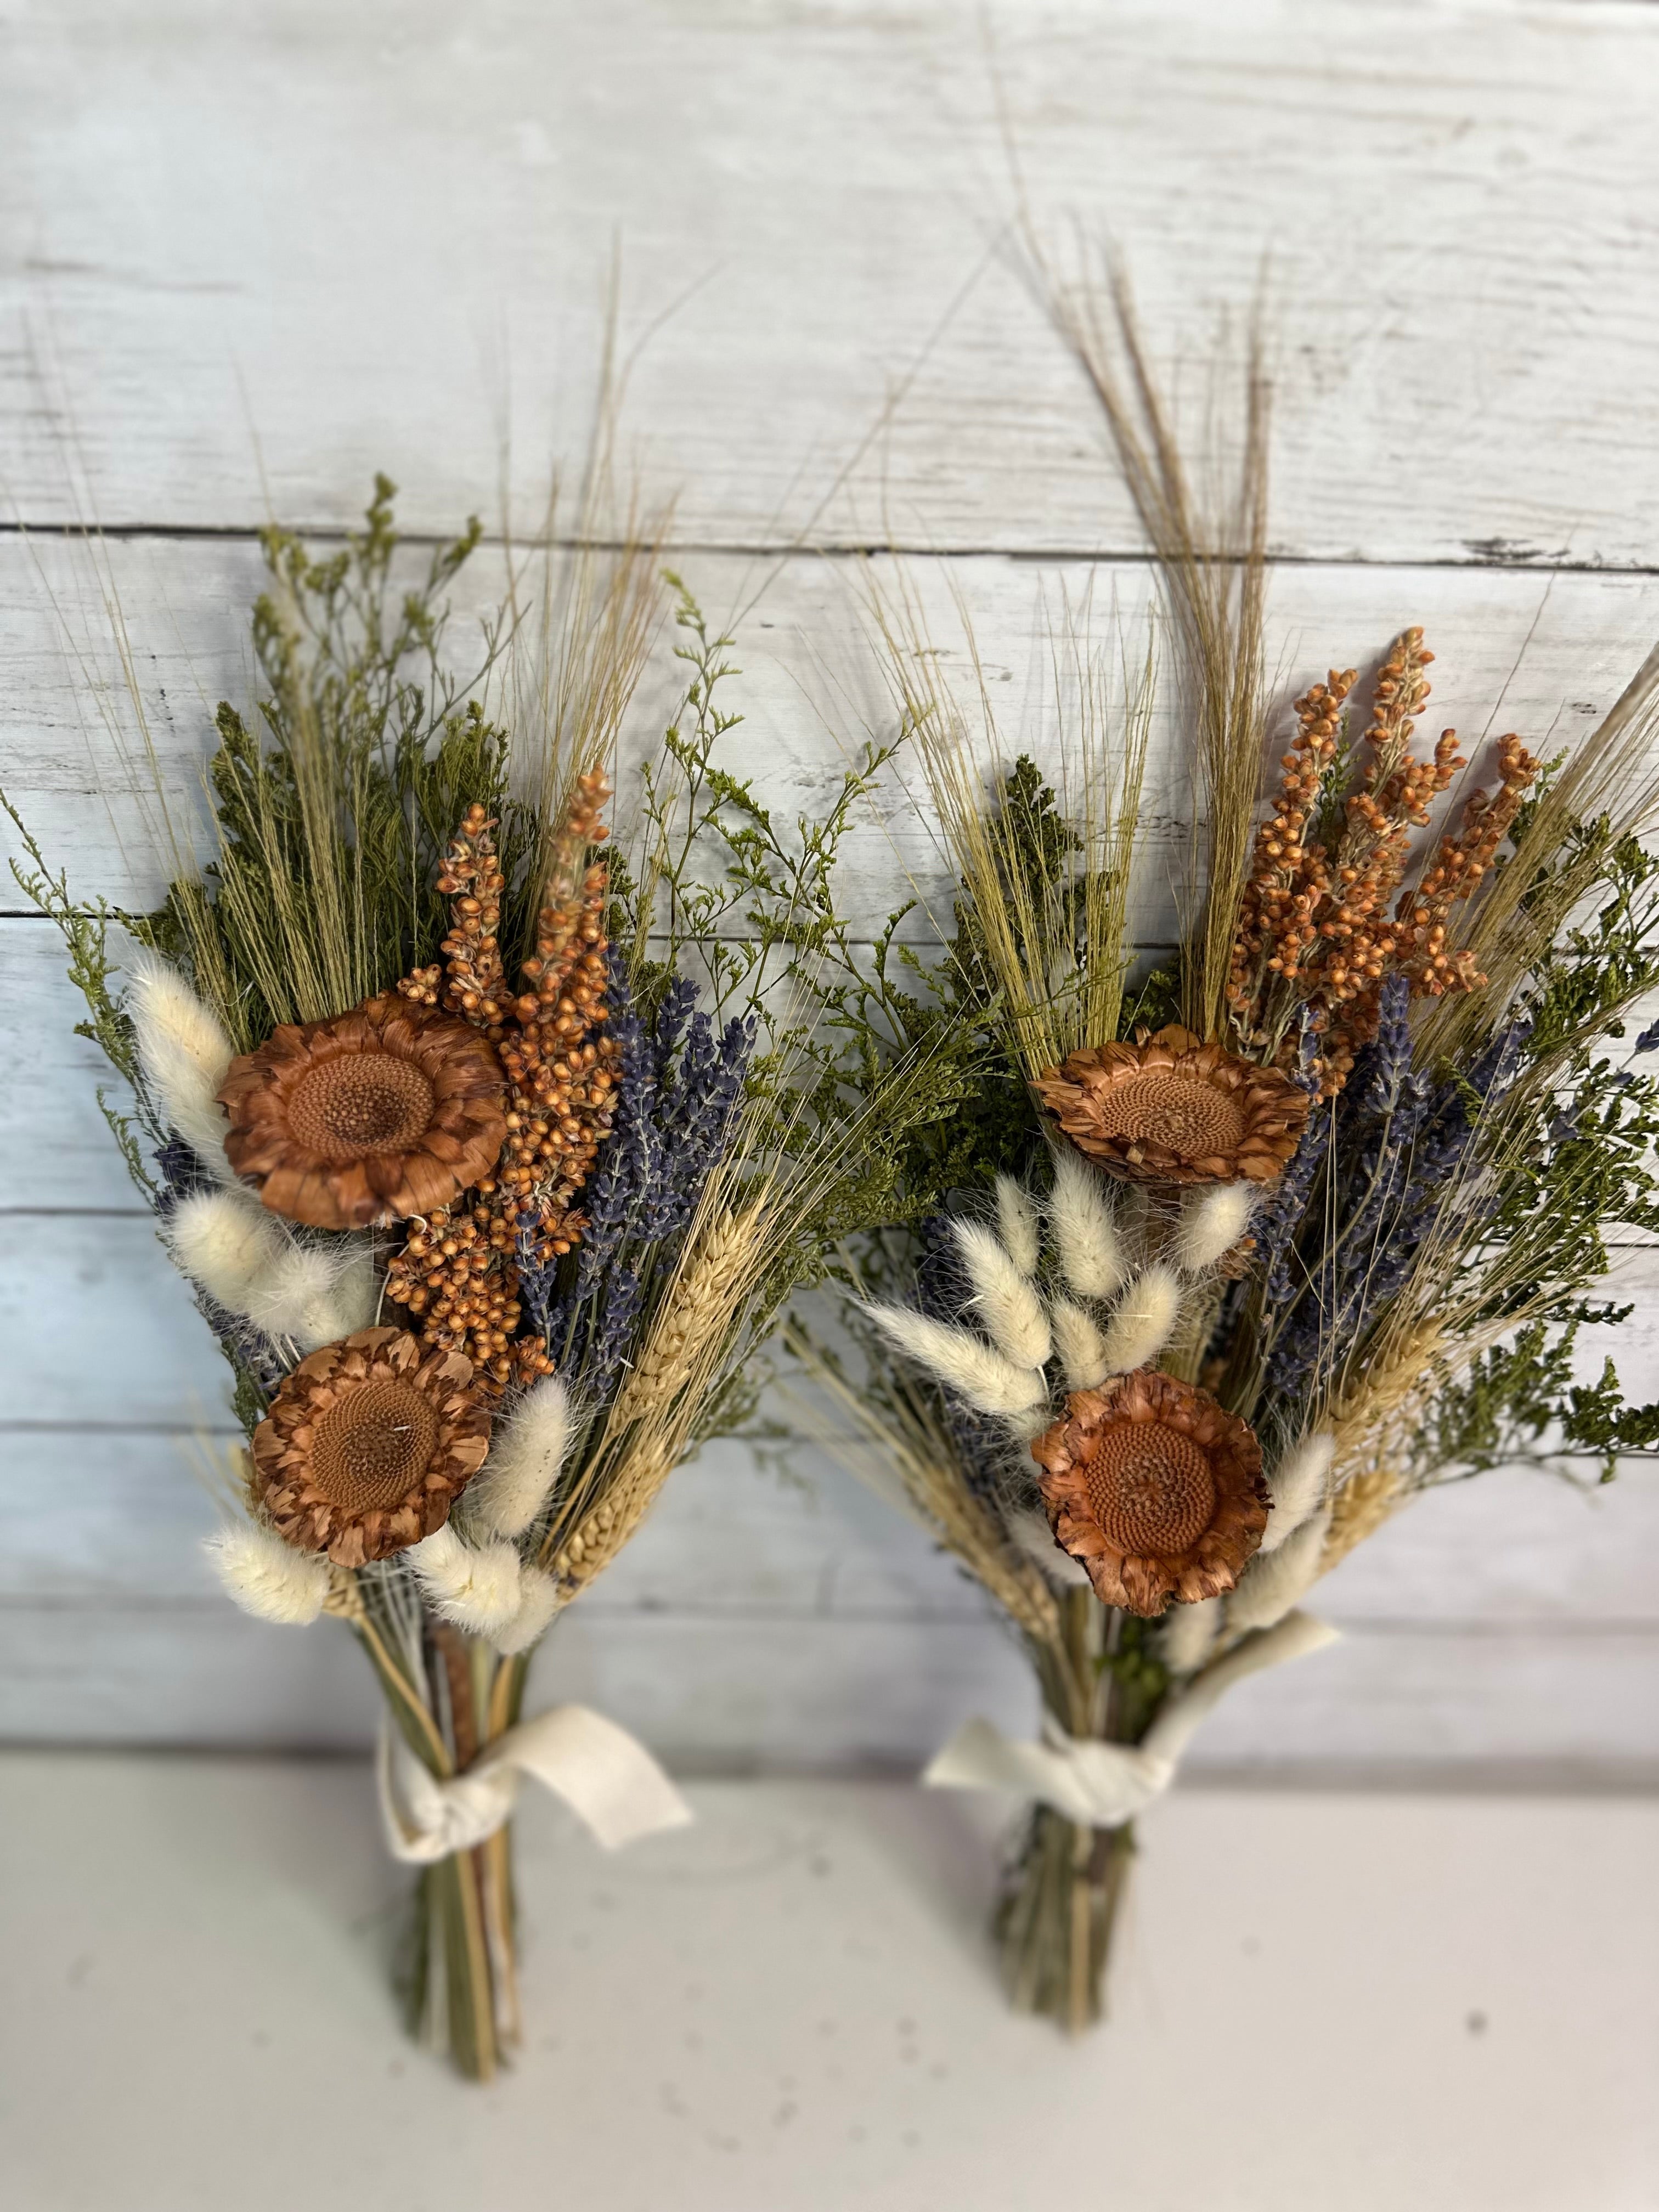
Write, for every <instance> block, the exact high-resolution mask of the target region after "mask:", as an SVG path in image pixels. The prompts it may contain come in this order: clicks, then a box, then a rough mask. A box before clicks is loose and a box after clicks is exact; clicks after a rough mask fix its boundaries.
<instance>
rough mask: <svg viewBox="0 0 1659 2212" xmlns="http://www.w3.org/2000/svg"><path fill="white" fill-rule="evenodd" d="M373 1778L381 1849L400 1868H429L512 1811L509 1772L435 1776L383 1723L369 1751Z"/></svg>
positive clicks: (484, 1833) (468, 1847) (466, 1846)
mask: <svg viewBox="0 0 1659 2212" xmlns="http://www.w3.org/2000/svg"><path fill="white" fill-rule="evenodd" d="M374 1782H375V1790H376V1793H377V1795H378V1796H379V1798H380V1821H381V1826H383V1828H384V1829H385V1831H386V1847H387V1849H388V1850H390V1851H391V1853H392V1857H393V1858H395V1859H399V1860H401V1861H402V1862H403V1863H404V1865H405V1866H434V1865H435V1864H436V1863H437V1862H438V1861H439V1860H440V1859H447V1858H448V1857H450V1856H451V1855H452V1854H453V1852H455V1851H465V1850H471V1848H472V1846H473V1844H481V1843H482V1842H483V1840H484V1838H485V1837H486V1836H491V1835H494V1833H495V1831H496V1829H497V1828H499V1827H500V1826H501V1824H502V1823H503V1821H505V1820H507V1817H508V1816H509V1814H511V1813H512V1810H513V1795H514V1792H515V1789H516V1781H515V1778H514V1777H513V1774H512V1773H511V1771H507V1770H505V1769H504V1770H502V1771H499V1772H497V1773H494V1774H482V1775H481V1774H478V1773H477V1772H476V1771H474V1772H472V1773H468V1774H459V1775H455V1776H453V1777H452V1778H449V1779H447V1780H440V1778H438V1776H436V1775H435V1774H434V1773H433V1772H432V1771H430V1769H429V1768H428V1767H427V1766H426V1765H424V1764H423V1763H422V1760H421V1759H418V1758H416V1754H415V1753H413V1752H412V1751H411V1750H410V1747H409V1746H408V1745H407V1744H406V1743H405V1742H404V1740H403V1738H402V1737H401V1736H400V1735H398V1733H397V1732H396V1730H395V1729H394V1728H393V1727H392V1723H390V1722H389V1721H388V1722H387V1723H385V1725H384V1726H383V1727H382V1728H381V1730H380V1741H379V1743H378V1745H377V1746H376V1748H375V1754H374Z"/></svg>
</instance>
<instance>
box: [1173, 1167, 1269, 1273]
mask: <svg viewBox="0 0 1659 2212" xmlns="http://www.w3.org/2000/svg"><path fill="white" fill-rule="evenodd" d="M1255 1208H1256V1193H1255V1188H1254V1186H1253V1185H1251V1184H1249V1183H1247V1182H1223V1183H1217V1184H1216V1185H1215V1186H1214V1187H1213V1188H1212V1189H1209V1190H1206V1191H1204V1192H1201V1193H1200V1194H1199V1195H1197V1196H1196V1197H1192V1198H1188V1200H1187V1202H1186V1204H1185V1205H1184V1206H1182V1209H1181V1222H1180V1226H1179V1227H1178V1228H1177V1229H1176V1237H1175V1260H1176V1266H1177V1267H1182V1268H1184V1269H1185V1270H1186V1272H1187V1273H1188V1274H1189V1275H1201V1274H1203V1273H1205V1272H1206V1269H1208V1268H1211V1267H1214V1266H1215V1264H1216V1262H1217V1261H1218V1260H1221V1259H1223V1258H1225V1255H1227V1254H1228V1253H1229V1252H1231V1250H1232V1249H1233V1247H1234V1245H1235V1244H1237V1242H1238V1240H1239V1239H1240V1237H1243V1235H1244V1234H1245V1232H1246V1231H1248V1230H1249V1225H1250V1218H1251V1216H1252V1215H1253V1214H1254V1213H1255Z"/></svg>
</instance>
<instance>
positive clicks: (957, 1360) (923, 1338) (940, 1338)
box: [864, 1305, 1048, 1418]
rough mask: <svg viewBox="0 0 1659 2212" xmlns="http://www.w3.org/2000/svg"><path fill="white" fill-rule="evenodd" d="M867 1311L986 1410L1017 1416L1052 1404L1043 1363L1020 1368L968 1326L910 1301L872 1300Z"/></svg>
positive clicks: (903, 1349) (931, 1368)
mask: <svg viewBox="0 0 1659 2212" xmlns="http://www.w3.org/2000/svg"><path fill="white" fill-rule="evenodd" d="M864 1310H865V1312H866V1313H867V1314H868V1315H869V1316H870V1318H871V1320H872V1322H875V1324H876V1325H877V1327H878V1328H879V1329H881V1330H882V1331H883V1333H884V1334H885V1335H886V1336H887V1337H888V1338H889V1339H890V1341H891V1342H892V1343H894V1344H895V1345H896V1346H897V1347H898V1349H899V1350H900V1351H901V1352H908V1355H909V1357H910V1358H912V1359H914V1360H915V1362H916V1364H918V1365H919V1366H921V1367H925V1368H927V1370H928V1372H929V1373H930V1374H932V1375H936V1376H938V1377H939V1381H940V1382H941V1383H949V1384H950V1386H951V1389H953V1390H956V1391H958V1392H960V1394H961V1395H962V1396H963V1397H964V1398H965V1399H966V1400H967V1401H968V1402H969V1405H970V1406H975V1407H978V1409H979V1411H980V1412H981V1413H1000V1414H1001V1415H1003V1416H1004V1417H1005V1418H1012V1417H1014V1416H1018V1414H1021V1413H1030V1412H1031V1411H1032V1410H1033V1408H1034V1407H1038V1406H1041V1405H1044V1404H1046V1402H1047V1401H1048V1389H1047V1388H1046V1386H1045V1384H1044V1383H1043V1379H1042V1370H1041V1369H1040V1368H1034V1367H1017V1366H1016V1365H1015V1364H1014V1363H1013V1361H1012V1359H1010V1358H1007V1357H1006V1354H1004V1353H1003V1352H998V1351H995V1350H994V1349H993V1347H992V1346H990V1345H988V1344H981V1341H980V1340H979V1339H978V1337H976V1336H973V1335H970V1334H969V1332H968V1331H967V1330H966V1329H965V1328H948V1327H947V1326H946V1325H945V1322H937V1321H929V1320H928V1318H927V1316H926V1315H925V1314H919V1313H912V1312H911V1311H910V1310H908V1307H904V1306H878V1305H866V1307H865V1309H864Z"/></svg>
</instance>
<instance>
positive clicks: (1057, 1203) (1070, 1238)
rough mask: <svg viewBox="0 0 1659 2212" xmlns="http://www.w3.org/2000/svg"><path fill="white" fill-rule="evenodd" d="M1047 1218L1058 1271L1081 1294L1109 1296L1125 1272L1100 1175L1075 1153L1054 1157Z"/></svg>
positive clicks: (1123, 1258) (1109, 1202) (1121, 1252)
mask: <svg viewBox="0 0 1659 2212" xmlns="http://www.w3.org/2000/svg"><path fill="white" fill-rule="evenodd" d="M1048 1221H1049V1225H1050V1227H1051V1228H1052V1229H1053V1231H1054V1246H1055V1249H1056V1250H1057V1251H1058V1252H1059V1254H1060V1272H1061V1273H1063V1274H1064V1276H1065V1278H1066V1283H1067V1284H1068V1285H1069V1286H1070V1287H1071V1289H1072V1290H1073V1291H1076V1293H1077V1295H1078V1296H1079V1297H1081V1298H1109V1297H1110V1296H1111V1295H1112V1292H1113V1291H1115V1290H1116V1288H1117V1287H1118V1285H1119V1284H1120V1283H1121V1282H1122V1280H1123V1279H1124V1277H1125V1276H1126V1275H1127V1273H1128V1272H1129V1262H1128V1260H1127V1256H1126V1255H1125V1253H1124V1249H1123V1241H1122V1239H1121V1237H1120V1236H1119V1235H1118V1232H1117V1224H1116V1222H1115V1219H1114V1218H1113V1215H1112V1205H1111V1200H1110V1199H1109V1197H1108V1196H1107V1194H1106V1187H1105V1184H1104V1182H1103V1181H1102V1179H1101V1177H1100V1176H1098V1175H1097V1173H1096V1172H1095V1170H1094V1169H1092V1168H1091V1166H1090V1165H1089V1164H1088V1162H1087V1161H1086V1160H1085V1159H1084V1158H1082V1156H1081V1155H1080V1154H1079V1153H1077V1152H1071V1151H1066V1152H1057V1153H1056V1154H1055V1156H1054V1188H1053V1189H1052V1190H1051V1191H1050V1192H1049V1194H1048Z"/></svg>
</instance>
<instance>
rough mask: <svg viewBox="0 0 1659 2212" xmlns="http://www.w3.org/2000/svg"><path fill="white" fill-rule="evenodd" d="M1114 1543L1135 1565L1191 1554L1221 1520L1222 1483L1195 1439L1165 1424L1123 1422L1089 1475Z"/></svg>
mask: <svg viewBox="0 0 1659 2212" xmlns="http://www.w3.org/2000/svg"><path fill="white" fill-rule="evenodd" d="M1083 1476H1084V1480H1085V1483H1086V1485H1087V1486H1088V1492H1089V1508H1090V1510H1091V1512H1092V1513H1093V1515H1094V1516H1095V1519H1096V1521H1097V1523H1098V1524H1099V1527H1100V1530H1101V1533H1102V1534H1103V1536H1105V1538H1106V1539H1107V1541H1109V1543H1111V1544H1114V1545H1115V1546H1116V1547H1117V1549H1118V1550H1119V1551H1120V1552H1122V1553H1126V1554H1127V1556H1129V1557H1131V1558H1133V1559H1150V1558H1155V1557H1172V1556H1174V1555H1175V1554H1176V1553H1182V1552H1187V1551H1190V1550H1191V1548H1192V1547H1193V1546H1194V1544H1195V1543H1196V1542H1197V1541H1198V1540H1199V1538H1200V1536H1201V1535H1202V1534H1204V1531H1205V1530H1206V1528H1208V1527H1209V1525H1210V1522H1211V1520H1212V1518H1213V1516H1214V1514H1215V1506H1216V1492H1215V1478H1214V1476H1213V1475H1212V1474H1211V1472H1210V1462H1209V1461H1208V1460H1207V1459H1206V1457H1205V1455H1204V1454H1203V1453H1202V1452H1201V1451H1200V1449H1199V1448H1198V1446H1197V1445H1196V1444H1195V1443H1194V1442H1193V1440H1192V1438H1191V1437H1189V1436H1187V1435H1185V1434H1184V1433H1183V1432H1182V1431H1181V1430H1180V1429H1171V1428H1168V1427H1166V1426H1165V1425H1164V1423H1163V1422H1162V1421H1115V1422H1114V1423H1113V1424H1112V1425H1111V1426H1110V1427H1109V1428H1108V1429H1104V1430H1103V1431H1102V1432H1101V1436H1100V1441H1099V1443H1097V1445H1096V1447H1095V1453H1094V1457H1093V1458H1092V1459H1091V1460H1090V1461H1089V1462H1088V1463H1087V1465H1086V1466H1085V1468H1084V1470H1083Z"/></svg>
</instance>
